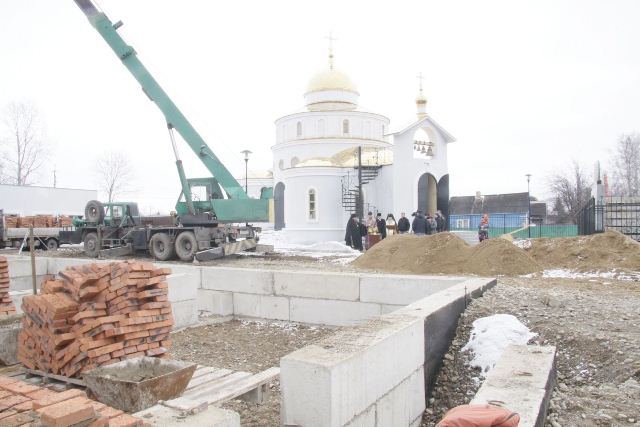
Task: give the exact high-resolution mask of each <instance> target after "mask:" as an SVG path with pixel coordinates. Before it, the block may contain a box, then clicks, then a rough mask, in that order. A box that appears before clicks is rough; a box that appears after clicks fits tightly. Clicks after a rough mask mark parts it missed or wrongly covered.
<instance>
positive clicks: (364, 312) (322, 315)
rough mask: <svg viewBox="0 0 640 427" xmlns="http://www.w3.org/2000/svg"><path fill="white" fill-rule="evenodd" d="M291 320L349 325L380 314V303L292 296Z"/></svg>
mask: <svg viewBox="0 0 640 427" xmlns="http://www.w3.org/2000/svg"><path fill="white" fill-rule="evenodd" d="M290 303H291V311H290V320H291V321H292V322H302V323H314V324H322V325H332V326H347V325H353V324H355V323H358V322H360V321H362V320H364V319H368V318H371V317H374V316H379V315H380V305H379V304H371V303H364V302H355V301H338V300H324V299H309V298H293V297H292V298H291V302H290Z"/></svg>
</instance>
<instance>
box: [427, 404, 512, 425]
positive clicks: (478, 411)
mask: <svg viewBox="0 0 640 427" xmlns="http://www.w3.org/2000/svg"><path fill="white" fill-rule="evenodd" d="M519 423H520V415H518V414H516V413H515V412H511V411H510V410H508V409H506V408H501V407H499V406H494V405H461V406H456V407H455V408H453V409H450V410H449V411H448V412H447V413H446V414H445V415H444V418H443V419H442V421H440V422H439V423H438V425H437V426H436V427H517V426H518V424H519Z"/></svg>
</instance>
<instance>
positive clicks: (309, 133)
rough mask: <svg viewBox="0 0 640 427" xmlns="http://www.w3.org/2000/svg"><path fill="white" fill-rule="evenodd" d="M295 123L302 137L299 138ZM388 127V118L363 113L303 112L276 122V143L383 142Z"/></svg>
mask: <svg viewBox="0 0 640 427" xmlns="http://www.w3.org/2000/svg"><path fill="white" fill-rule="evenodd" d="M344 120H348V121H349V132H347V133H344V132H343V131H344V128H343V122H344ZM320 121H322V124H321V123H320ZM298 123H300V128H301V131H302V132H301V135H298ZM367 123H368V125H367ZM388 125H389V119H388V118H386V117H384V116H381V115H379V114H374V113H368V112H363V111H331V112H329V111H322V112H320V111H318V112H302V113H296V114H292V115H289V116H285V117H282V118H281V119H279V120H277V121H276V141H277V143H278V144H281V143H284V142H288V141H295V140H300V139H314V138H357V139H363V138H365V139H369V138H370V139H374V140H378V141H383V140H386V138H385V137H384V131H385V130H386V129H387V126H388ZM366 129H370V132H369V135H370V136H367V135H365V132H366Z"/></svg>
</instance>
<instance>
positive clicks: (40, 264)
mask: <svg viewBox="0 0 640 427" xmlns="http://www.w3.org/2000/svg"><path fill="white" fill-rule="evenodd" d="M47 260H48V258H41V257H38V256H36V276H43V275H45V274H48V272H47V268H48V264H47V262H48V261H47ZM7 261H8V262H9V277H10V278H14V277H31V258H30V257H29V254H28V253H27V254H26V255H9V256H7Z"/></svg>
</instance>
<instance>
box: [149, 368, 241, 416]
mask: <svg viewBox="0 0 640 427" xmlns="http://www.w3.org/2000/svg"><path fill="white" fill-rule="evenodd" d="M250 376H251V374H250V373H248V372H234V373H232V374H229V375H227V376H225V377H223V378H221V379H220V380H219V381H214V382H211V383H206V384H205V385H204V386H201V387H197V388H196V389H194V390H191V391H187V392H185V393H183V394H182V396H180V397H178V398H176V399H171V400H168V401H166V402H162V404H163V405H164V406H167V407H169V408H173V409H176V410H178V411H191V410H192V409H195V408H197V407H198V406H200V405H202V404H205V403H206V404H208V403H209V402H210V399H209V396H210V395H211V394H212V393H215V392H216V391H217V390H219V389H220V388H224V387H225V386H227V385H229V384H233V383H234V382H237V381H240V380H242V379H244V378H247V377H250Z"/></svg>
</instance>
